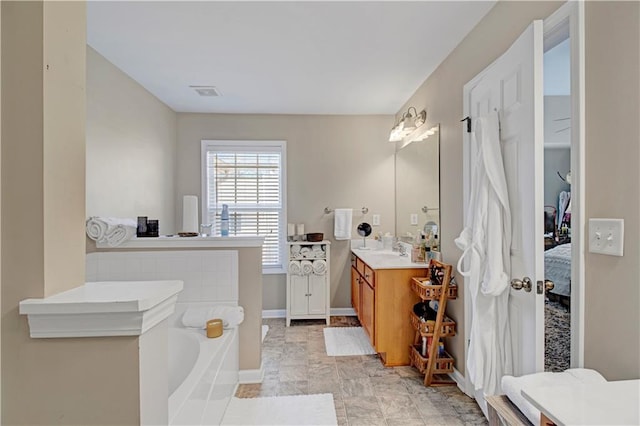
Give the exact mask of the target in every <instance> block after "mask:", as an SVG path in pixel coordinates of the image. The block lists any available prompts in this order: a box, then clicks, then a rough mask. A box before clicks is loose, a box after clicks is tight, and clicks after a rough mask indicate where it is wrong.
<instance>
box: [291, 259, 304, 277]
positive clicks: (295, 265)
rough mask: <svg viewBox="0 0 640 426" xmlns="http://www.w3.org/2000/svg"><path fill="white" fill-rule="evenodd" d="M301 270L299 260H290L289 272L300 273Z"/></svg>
mask: <svg viewBox="0 0 640 426" xmlns="http://www.w3.org/2000/svg"><path fill="white" fill-rule="evenodd" d="M301 271H302V269H301V268H300V261H299V260H292V261H291V262H289V273H290V274H291V275H300V272H301Z"/></svg>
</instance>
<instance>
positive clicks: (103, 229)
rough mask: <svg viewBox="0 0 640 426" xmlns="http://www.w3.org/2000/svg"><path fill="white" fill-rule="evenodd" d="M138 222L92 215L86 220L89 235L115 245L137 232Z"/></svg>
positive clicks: (93, 238) (96, 239) (99, 240)
mask: <svg viewBox="0 0 640 426" xmlns="http://www.w3.org/2000/svg"><path fill="white" fill-rule="evenodd" d="M137 227H138V222H137V221H135V220H134V219H129V218H119V217H99V216H92V217H90V218H89V219H88V220H87V222H86V228H87V235H88V236H89V238H91V239H92V240H95V241H98V242H101V243H103V242H106V243H107V244H109V245H110V246H112V247H114V246H117V245H118V244H121V243H123V242H124V241H127V240H128V239H130V238H133V236H134V235H135V234H136V229H137Z"/></svg>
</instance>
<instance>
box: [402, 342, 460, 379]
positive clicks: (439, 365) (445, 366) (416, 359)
mask: <svg viewBox="0 0 640 426" xmlns="http://www.w3.org/2000/svg"><path fill="white" fill-rule="evenodd" d="M409 359H410V360H411V365H413V366H414V367H416V368H417V369H418V371H419V372H420V373H421V374H424V373H425V372H426V370H427V363H428V362H429V358H426V357H423V356H422V355H420V346H419V345H412V346H410V349H409ZM445 373H453V358H452V357H451V355H449V354H448V353H446V352H445V356H443V357H438V358H437V359H436V365H435V367H434V369H433V374H445Z"/></svg>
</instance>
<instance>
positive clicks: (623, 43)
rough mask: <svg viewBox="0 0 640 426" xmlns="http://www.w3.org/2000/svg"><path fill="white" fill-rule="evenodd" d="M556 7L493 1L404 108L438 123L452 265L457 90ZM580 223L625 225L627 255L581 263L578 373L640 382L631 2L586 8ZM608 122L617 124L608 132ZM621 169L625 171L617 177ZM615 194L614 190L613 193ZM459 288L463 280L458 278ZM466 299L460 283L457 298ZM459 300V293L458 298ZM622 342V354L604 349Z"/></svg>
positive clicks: (445, 233) (456, 346) (457, 218)
mask: <svg viewBox="0 0 640 426" xmlns="http://www.w3.org/2000/svg"><path fill="white" fill-rule="evenodd" d="M560 5H561V3H559V2H499V3H497V5H496V6H495V7H494V8H493V9H492V10H491V11H490V12H489V13H488V14H487V16H486V17H485V18H484V19H483V20H482V21H481V22H480V23H479V24H478V25H477V26H476V28H474V30H473V31H472V32H471V33H470V34H469V35H468V36H467V37H466V38H465V39H464V40H463V41H462V43H460V44H459V45H458V46H457V47H456V49H455V50H454V51H453V52H452V53H451V55H450V56H449V57H448V58H447V59H446V60H445V61H444V62H443V63H442V64H441V65H440V66H439V67H438V69H437V70H436V71H435V72H434V73H433V74H432V75H431V76H430V77H429V78H428V79H427V80H426V81H425V82H424V83H423V84H422V86H421V87H420V88H419V89H418V90H417V91H416V93H415V94H414V95H413V96H412V97H411V98H410V99H409V101H408V102H407V103H406V105H405V106H404V107H403V108H402V109H401V111H403V110H406V108H407V107H408V106H409V105H413V106H415V107H416V108H417V109H418V110H420V109H421V108H427V110H428V112H429V119H430V120H432V121H433V122H435V123H437V122H439V123H440V126H441V127H440V130H441V135H440V138H441V150H442V151H441V161H442V164H443V167H442V171H441V191H442V198H441V202H442V245H443V256H444V260H445V261H446V262H449V263H455V262H457V260H458V258H459V256H460V252H459V250H458V249H457V248H456V247H455V245H454V243H453V239H454V238H455V237H456V236H457V235H458V234H459V232H460V231H461V230H462V225H463V195H462V173H461V168H462V130H463V126H462V125H461V124H460V122H459V121H460V118H461V117H462V106H463V105H462V88H463V86H464V84H465V83H466V82H467V81H469V80H470V79H471V78H472V77H474V76H475V75H476V74H477V73H478V72H480V71H481V70H483V69H484V68H485V67H486V66H487V65H489V64H490V63H491V62H492V61H493V60H495V59H496V58H497V57H498V56H500V54H502V52H504V51H505V50H506V49H507V48H508V47H509V46H510V45H511V43H512V42H513V41H514V40H515V39H516V38H517V36H518V35H519V34H520V33H521V32H522V31H523V30H524V28H525V27H526V26H527V25H528V24H529V23H530V22H531V21H532V20H534V19H543V18H545V17H547V16H549V15H550V14H551V13H553V12H554V11H555V10H556V9H557V8H558V7H559V6H560ZM585 5H586V40H585V42H586V104H587V107H586V145H587V147H586V161H587V164H586V168H587V171H586V183H587V191H586V192H587V194H586V217H587V218H589V217H616V218H620V217H621V218H625V234H626V243H625V256H624V257H622V258H617V257H609V256H601V255H592V254H589V253H587V255H586V256H585V265H586V283H585V286H586V306H585V312H586V318H585V367H589V368H595V369H597V370H598V371H600V372H601V373H602V374H603V375H604V376H605V377H606V378H607V379H610V380H615V379H624V378H627V379H629V378H637V377H639V376H640V349H639V345H640V344H639V342H640V330H639V326H638V324H639V323H640V321H639V312H640V294H639V288H640V287H639V286H638V275H639V273H640V271H639V267H638V264H639V256H640V252H639V250H638V237H639V234H640V228H639V220H640V211H639V203H640V201H639V200H640V196H639V193H638V189H637V188H638V183H639V181H640V177H639V173H638V167H637V164H638V160H639V158H640V154H639V142H638V140H639V133H638V124H637V120H638V116H639V115H640V111H639V106H638V102H639V101H638V98H639V95H640V90H639V86H638V84H639V83H638V75H639V69H638V52H639V51H640V47H639V45H638V43H639V41H638V40H639V39H640V32H639V27H638V26H639V23H638V22H639V10H638V8H639V4H638V3H637V2H586V3H585ZM613 123H615V125H612V124H613ZM619 171H624V172H623V173H620V172H619ZM612 188H615V190H614V191H612V190H611V189H612ZM457 279H458V282H459V283H462V282H463V281H462V279H461V277H459V276H458V277H457ZM463 292H464V285H463V286H462V288H461V293H463ZM461 296H463V294H462V295H461ZM463 300H464V299H463V297H459V298H458V299H457V300H455V301H453V302H450V303H449V306H450V307H451V311H450V314H451V315H450V316H451V317H452V318H453V319H455V320H456V321H457V322H458V324H459V330H458V331H459V332H458V335H457V337H455V338H453V339H451V340H452V342H451V343H452V344H451V353H452V355H453V356H454V357H455V358H456V368H457V369H458V370H459V371H461V372H462V371H464V341H463V336H464V329H463V327H462V324H463V320H464V307H463ZM621 341H624V342H625V345H624V347H625V349H624V350H619V351H618V350H612V348H615V347H617V346H619V342H621Z"/></svg>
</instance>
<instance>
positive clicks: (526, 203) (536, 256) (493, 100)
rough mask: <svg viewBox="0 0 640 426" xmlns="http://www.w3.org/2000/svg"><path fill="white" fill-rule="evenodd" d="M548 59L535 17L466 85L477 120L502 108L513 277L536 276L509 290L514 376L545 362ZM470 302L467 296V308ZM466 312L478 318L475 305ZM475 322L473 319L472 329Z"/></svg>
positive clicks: (469, 112)
mask: <svg viewBox="0 0 640 426" xmlns="http://www.w3.org/2000/svg"><path fill="white" fill-rule="evenodd" d="M542 56H543V26H542V21H534V22H533V23H532V24H531V25H530V26H529V27H528V28H527V29H526V31H525V32H524V33H523V34H522V35H521V36H520V37H519V38H518V40H516V42H515V43H514V44H513V45H512V46H511V47H510V48H509V49H508V50H507V51H506V52H505V53H504V54H503V55H502V56H501V57H500V58H498V59H497V60H496V61H495V62H494V63H493V64H491V65H490V66H489V67H487V68H486V69H485V70H484V71H482V72H481V73H480V74H478V75H477V76H476V77H475V78H474V79H473V80H471V81H470V82H469V83H467V84H466V85H465V86H464V108H465V115H466V116H469V117H470V118H471V120H472V123H473V122H474V120H475V119H477V118H478V117H481V116H485V115H488V114H491V113H493V114H495V113H496V111H497V113H498V116H499V120H500V128H501V130H500V140H501V146H502V155H503V162H504V167H505V175H506V180H507V187H508V192H509V204H510V207H511V218H512V243H511V278H512V279H517V280H520V281H527V282H529V281H530V282H531V286H532V288H531V291H529V292H527V291H525V290H524V289H521V290H515V289H513V288H512V289H510V297H509V323H510V327H511V336H512V346H513V349H512V350H513V369H514V375H522V374H527V373H532V372H535V371H541V370H542V369H543V367H544V321H543V315H544V310H543V309H544V294H543V292H541V293H539V292H538V290H537V281H540V282H542V281H544V263H543V261H544V259H543V256H542V253H543V204H544V198H543V195H544V193H543V179H542V177H543V121H542V120H543V86H542V71H543V67H542ZM472 141H473V138H471V137H466V140H465V160H464V161H465V167H464V171H465V176H464V181H465V204H466V203H468V199H469V197H468V194H469V188H471V185H470V179H471V176H473V170H471V167H472V165H473V163H474V162H473V161H472V159H473V158H475V153H476V147H474V146H472ZM465 207H466V205H465ZM465 211H466V209H465ZM525 278H526V280H525ZM525 286H526V284H525ZM470 303H471V299H470V297H465V305H466V306H467V307H468V306H469V304H470ZM466 315H467V318H468V319H470V320H471V321H475V320H476V319H475V318H471V311H470V309H469V308H467V309H466ZM470 325H471V323H470V322H469V321H467V322H466V326H465V329H466V330H470V329H471V327H470ZM467 341H468V340H467ZM467 377H468V375H467ZM471 389H473V388H470V387H469V388H468V393H471V394H472V393H473V392H471V391H470V390H471ZM479 402H481V406H482V405H483V403H484V402H483V401H480V400H479Z"/></svg>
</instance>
